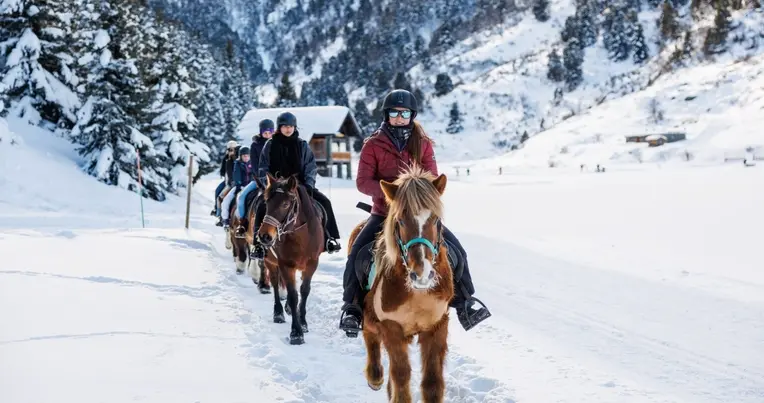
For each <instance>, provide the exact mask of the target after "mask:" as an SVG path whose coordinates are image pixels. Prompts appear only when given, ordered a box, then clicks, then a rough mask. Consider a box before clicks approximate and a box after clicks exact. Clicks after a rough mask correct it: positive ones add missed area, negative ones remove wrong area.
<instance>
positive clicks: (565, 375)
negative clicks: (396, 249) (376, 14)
mask: <svg viewBox="0 0 764 403" xmlns="http://www.w3.org/2000/svg"><path fill="white" fill-rule="evenodd" d="M10 126H11V130H13V131H14V132H16V133H17V134H18V135H19V137H20V138H21V140H22V142H20V143H19V144H17V145H15V146H12V147H4V146H2V145H0V318H1V319H0V320H2V325H1V326H0V401H2V402H3V403H22V402H23V403H27V402H48V401H53V400H56V401H75V400H76V401H78V402H83V403H86V402H97V401H98V402H100V401H109V402H123V401H125V402H128V401H130V402H131V401H145V402H161V403H169V402H194V401H198V402H252V401H258V402H277V401H280V402H332V403H334V402H383V401H386V397H385V393H384V392H383V391H380V392H373V391H371V390H370V389H369V388H368V387H367V386H366V381H365V379H364V377H363V366H364V360H365V352H364V348H363V341H362V339H347V338H346V337H345V336H344V334H342V333H341V332H340V331H339V330H338V329H337V321H338V316H339V315H338V313H339V308H340V306H341V302H340V300H341V296H340V295H341V276H342V270H343V267H344V258H343V256H344V252H346V251H344V250H343V253H341V254H340V256H337V255H324V256H322V262H321V266H320V268H319V271H318V272H317V274H316V276H315V277H314V285H313V290H312V293H311V296H310V298H309V300H308V321H309V322H310V323H311V325H312V327H311V332H310V333H308V334H306V344H305V345H302V346H290V345H289V344H288V342H287V340H286V337H287V336H288V333H289V332H288V325H277V324H273V323H272V321H271V313H272V303H273V301H272V296H270V295H265V296H264V295H260V294H259V293H257V292H256V290H255V288H254V285H253V284H252V282H251V280H250V279H249V278H248V277H246V276H237V275H236V274H235V272H234V264H233V260H232V258H231V257H230V252H229V251H228V250H226V249H225V248H224V242H223V234H222V231H221V230H220V228H218V227H214V226H213V219H212V218H211V217H210V216H209V215H208V213H209V210H210V206H211V201H210V199H211V196H212V192H213V189H214V187H215V186H216V184H217V179H216V178H214V177H209V178H204V179H203V180H202V181H201V182H200V183H199V184H198V185H197V186H196V187H195V188H194V193H193V203H192V215H191V227H192V229H191V230H189V231H186V230H185V229H183V219H184V217H183V212H184V199H183V198H182V197H181V198H175V197H173V198H170V199H169V200H168V201H167V202H166V203H156V202H151V201H145V202H144V209H145V213H146V226H147V228H146V229H142V228H141V222H140V216H139V211H140V204H139V199H138V198H137V196H136V195H135V194H131V193H129V192H126V191H124V190H122V189H118V188H115V187H107V186H105V185H102V184H99V183H98V182H96V181H95V180H94V179H93V178H92V177H89V176H87V175H85V174H84V173H82V172H81V171H79V169H78V168H77V167H76V166H75V162H76V161H77V156H76V155H75V154H74V153H73V152H72V151H71V148H70V146H69V145H68V144H66V142H65V141H63V140H60V141H59V140H57V139H54V138H52V137H51V135H49V134H47V133H44V132H41V131H37V130H33V129H29V128H25V127H21V126H20V125H14V123H13V122H11V125H10ZM447 173H448V174H452V172H450V171H448V172H447ZM450 179H451V180H450V181H449V184H448V186H447V190H446V195H445V202H446V213H447V217H446V224H447V225H448V226H449V227H450V228H451V229H452V230H453V231H454V232H455V233H456V234H457V235H458V236H459V238H460V240H461V241H462V243H463V244H464V246H465V248H466V249H467V250H468V251H469V255H470V262H471V263H470V266H471V271H472V273H473V277H474V279H475V283H476V288H477V289H478V293H477V296H478V297H479V298H481V299H482V300H483V301H484V302H485V303H486V304H487V305H488V306H489V308H490V309H491V310H492V313H493V317H491V318H490V319H488V320H487V321H486V322H484V323H483V324H481V325H480V326H479V327H477V328H475V329H473V330H472V331H470V332H464V331H463V330H462V329H461V328H460V327H459V325H458V323H456V321H452V323H451V329H450V330H451V333H450V337H449V341H450V352H449V356H448V360H447V363H446V365H447V369H446V370H447V379H446V384H447V388H448V390H447V399H446V401H448V402H503V403H508V402H534V403H537V402H540V403H543V402H576V403H578V402H584V401H586V402H602V403H605V402H607V403H610V402H619V403H620V402H681V403H712V402H713V403H717V402H719V403H721V402H739V403H749V402H750V403H760V402H762V401H764V338H763V337H762V335H764V272H762V270H761V268H762V267H764V254H763V253H762V252H761V248H760V243H761V242H760V240H761V237H762V231H764V212H763V211H762V207H761V206H764V187H762V186H761V184H762V183H764V164H759V165H758V166H754V167H749V168H745V167H743V166H742V164H735V165H729V166H713V167H693V166H689V165H687V166H673V167H664V168H663V169H657V168H654V167H653V168H652V169H648V168H642V169H639V170H628V171H627V170H623V171H619V170H609V171H608V172H607V173H604V174H597V173H589V172H585V173H579V172H578V171H577V169H565V170H563V169H559V170H549V169H544V170H522V171H521V170H513V171H511V172H505V174H504V175H502V176H498V175H495V173H493V172H490V173H489V172H488V171H482V172H481V171H475V172H473V173H472V175H470V176H469V177H467V176H465V173H464V172H462V173H461V174H460V176H458V177H457V176H455V175H451V176H450ZM319 188H320V189H322V190H323V191H324V192H325V193H326V194H327V195H329V196H330V197H331V199H332V201H333V204H334V208H335V210H336V212H337V216H338V220H339V224H340V228H341V230H342V232H343V234H348V233H349V231H350V230H351V228H352V227H353V226H354V225H355V224H356V223H357V222H358V221H359V220H360V219H362V218H363V216H364V213H363V212H362V211H360V210H358V209H356V208H355V207H354V206H355V203H356V202H357V201H359V200H363V201H368V198H367V197H365V196H361V195H360V194H359V193H358V192H357V191H356V190H355V188H354V186H353V183H352V182H348V181H338V180H336V179H335V180H332V181H329V180H326V179H324V178H322V179H321V180H320V181H319ZM343 238H344V239H346V238H347V236H344V237H343ZM412 356H413V357H414V359H413V360H412V365H413V366H414V376H413V380H412V383H413V384H415V385H416V384H417V383H418V381H419V379H420V377H419V374H418V371H419V359H418V349H417V348H416V347H415V348H413V351H412ZM417 389H418V388H417V387H415V388H414V390H417ZM416 393H417V394H418V392H416Z"/></svg>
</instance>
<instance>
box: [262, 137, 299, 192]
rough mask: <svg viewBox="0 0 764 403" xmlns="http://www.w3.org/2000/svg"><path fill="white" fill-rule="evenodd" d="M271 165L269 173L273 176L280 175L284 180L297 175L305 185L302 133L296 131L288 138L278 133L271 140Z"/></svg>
mask: <svg viewBox="0 0 764 403" xmlns="http://www.w3.org/2000/svg"><path fill="white" fill-rule="evenodd" d="M271 140H272V141H273V144H271V155H270V165H269V166H268V172H270V173H271V174H272V175H276V174H277V173H278V175H279V176H281V177H282V178H286V177H289V176H291V175H294V174H297V175H298V178H299V179H300V183H305V181H304V179H305V178H303V177H302V155H300V133H299V132H298V131H297V130H295V131H294V133H292V135H291V136H289V137H287V136H284V135H283V134H281V132H276V133H275V134H274V135H273V137H272V138H271Z"/></svg>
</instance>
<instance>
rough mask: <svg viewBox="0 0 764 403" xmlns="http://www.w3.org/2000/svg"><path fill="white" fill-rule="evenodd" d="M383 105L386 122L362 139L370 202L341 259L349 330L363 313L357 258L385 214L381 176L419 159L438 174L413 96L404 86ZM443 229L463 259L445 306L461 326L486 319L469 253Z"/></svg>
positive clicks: (389, 177)
mask: <svg viewBox="0 0 764 403" xmlns="http://www.w3.org/2000/svg"><path fill="white" fill-rule="evenodd" d="M382 109H383V113H384V119H385V121H384V122H383V123H382V125H381V126H380V127H379V129H377V131H375V132H374V133H373V134H372V135H371V136H370V137H369V138H367V139H366V140H365V141H364V145H363V148H362V149H361V156H360V159H359V163H358V174H357V175H356V186H357V188H358V190H359V191H360V192H361V193H364V194H366V195H369V196H371V197H372V201H373V203H374V206H373V208H372V210H371V216H370V217H369V219H368V221H367V222H366V225H365V226H364V228H363V230H361V232H360V233H359V234H358V236H357V237H356V239H355V242H354V243H353V246H352V247H351V249H350V255H349V256H348V259H347V262H346V263H345V274H344V281H343V283H344V284H343V286H344V289H345V291H344V295H343V300H344V302H345V303H344V305H343V306H342V312H343V314H344V318H343V319H342V323H341V324H340V328H341V329H343V330H350V331H351V332H352V331H355V332H357V331H360V326H361V321H362V317H363V310H362V308H361V305H362V304H363V298H364V296H365V290H364V289H363V288H362V287H361V283H360V281H359V279H358V276H357V274H356V270H355V261H356V257H357V256H358V253H359V252H360V251H361V249H362V248H363V247H364V246H366V245H367V244H368V243H369V242H372V241H374V238H375V236H376V234H377V233H378V232H380V231H382V226H383V223H384V220H385V216H386V215H387V205H386V202H385V198H384V194H383V193H382V188H381V186H380V184H379V181H380V180H381V179H383V180H385V181H389V182H392V181H394V180H395V179H396V178H397V176H398V173H399V172H398V171H399V168H400V167H401V166H404V165H409V164H412V163H413V162H417V163H419V164H420V165H421V166H422V168H424V169H425V170H428V171H430V172H431V173H433V174H434V175H438V166H437V164H436V162H435V154H434V151H433V147H432V140H431V139H430V138H429V137H428V136H427V135H426V134H425V132H424V129H423V128H422V126H421V124H419V122H415V121H414V117H416V115H417V109H418V108H417V100H416V98H415V97H414V95H413V94H411V93H410V92H409V91H406V90H401V89H397V90H394V91H392V92H390V93H389V94H387V96H386V97H385V99H384V101H383V104H382ZM442 228H443V236H444V238H445V239H446V241H448V242H449V243H451V244H453V245H454V246H455V247H457V248H458V249H459V252H461V255H462V256H463V258H464V260H465V262H464V271H463V274H462V277H461V279H460V281H459V282H457V283H456V284H454V298H453V299H452V300H451V302H450V304H449V305H450V306H451V307H453V308H456V313H457V317H458V319H459V323H461V325H462V327H464V329H465V330H470V329H471V328H472V327H473V326H475V325H476V324H478V323H480V322H482V321H483V320H485V319H486V318H488V317H489V316H490V313H489V312H488V310H487V309H486V308H485V307H480V308H478V309H474V308H473V306H474V304H475V302H476V300H475V298H473V297H472V294H474V292H475V288H474V286H473V284H472V278H471V276H470V272H469V267H468V265H467V262H466V259H467V253H466V252H465V251H464V248H462V246H461V244H460V243H459V241H458V240H457V239H456V237H455V236H454V234H453V233H452V232H451V231H450V230H449V229H448V228H446V226H445V225H444V226H443V227H442Z"/></svg>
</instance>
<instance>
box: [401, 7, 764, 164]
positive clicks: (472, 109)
mask: <svg viewBox="0 0 764 403" xmlns="http://www.w3.org/2000/svg"><path fill="white" fill-rule="evenodd" d="M551 9H552V10H553V12H552V13H551V18H550V20H548V21H546V22H543V23H542V22H539V21H537V20H535V19H534V18H533V15H532V14H531V13H530V12H526V13H525V14H523V15H522V17H523V18H522V19H518V21H517V22H516V24H512V23H510V24H509V25H508V28H507V29H505V30H503V31H498V32H496V33H494V34H492V35H489V34H485V35H483V36H478V37H477V38H473V39H471V40H468V41H464V42H462V43H461V44H460V45H457V46H455V47H454V49H453V51H452V52H450V53H449V54H448V55H447V56H445V57H444V58H443V59H439V60H438V61H437V64H438V65H439V66H441V69H442V71H444V72H448V74H449V75H451V78H452V80H453V81H454V82H455V83H461V85H457V86H456V87H455V88H454V90H453V91H452V92H451V93H449V94H447V95H444V96H442V97H432V98H430V99H429V107H428V110H427V112H426V113H425V114H423V115H422V117H421V120H422V121H423V123H424V124H425V127H426V128H427V129H428V132H429V134H431V135H432V136H433V137H434V138H435V140H436V141H437V142H438V148H437V151H438V152H439V153H440V155H441V160H443V161H462V164H461V165H465V164H466V163H468V161H470V160H477V159H482V158H486V157H491V156H494V155H496V154H497V153H498V154H507V157H506V158H508V159H512V160H518V161H519V160H525V159H526V157H525V154H523V153H520V152H509V149H510V147H511V146H512V145H513V144H517V141H518V140H519V139H520V138H521V137H522V135H523V133H525V132H527V134H528V136H529V137H530V138H534V137H535V136H536V135H538V137H539V138H538V141H537V142H535V143H536V144H541V143H543V144H547V143H552V144H553V145H554V147H558V146H559V148H562V147H564V146H566V145H569V144H570V145H572V144H575V143H577V142H582V141H585V140H583V139H582V138H584V137H587V136H588V137H592V138H593V137H594V136H595V135H596V134H599V133H602V134H603V135H605V136H607V134H608V133H610V132H612V133H614V134H618V135H619V136H621V138H622V137H623V135H625V134H651V133H653V132H654V131H655V130H664V129H666V128H670V129H671V130H672V131H675V130H677V129H678V130H680V131H686V132H687V136H688V138H696V137H703V136H704V135H703V133H701V132H700V131H699V130H702V129H703V128H704V126H703V125H702V124H695V123H694V122H693V119H697V120H698V122H702V121H704V120H709V119H715V117H717V116H722V115H723V112H722V110H724V109H726V108H725V106H726V105H729V106H730V107H737V108H743V109H744V108H745V107H744V106H743V105H745V104H749V103H751V109H750V110H746V111H745V112H743V109H740V110H739V112H741V113H752V114H753V115H756V114H761V113H762V112H760V111H759V112H758V113H757V112H756V110H757V109H756V106H755V105H753V103H754V102H755V100H756V97H755V96H754V95H751V94H749V93H748V92H749V91H741V92H738V93H735V92H733V91H734V90H739V89H741V88H750V90H753V91H758V90H759V87H760V85H759V86H756V85H750V84H749V83H751V84H752V83H755V82H756V80H760V79H761V78H760V76H759V75H760V71H761V70H760V68H759V67H757V66H756V62H757V61H760V60H762V59H761V54H762V52H764V48H762V47H760V46H758V45H757V43H758V42H759V41H761V37H762V35H764V28H763V27H764V14H763V13H762V12H761V11H760V10H747V11H739V12H734V13H733V15H732V16H733V21H734V24H735V26H736V28H735V30H734V31H733V32H732V33H730V38H729V39H728V42H730V44H729V48H728V50H727V51H726V53H723V54H720V55H716V56H714V57H713V59H710V60H709V59H704V58H701V57H693V58H691V61H689V62H688V63H687V64H689V66H688V67H678V66H675V67H674V68H668V66H670V65H671V62H670V60H671V57H672V53H673V51H674V49H675V46H681V45H682V44H681V43H673V42H672V43H671V44H670V45H669V46H667V47H666V48H664V49H662V50H661V49H660V48H659V47H658V46H657V45H656V41H658V36H659V35H660V32H659V31H658V27H657V26H656V19H657V18H658V17H660V15H661V13H660V9H657V10H649V9H646V10H645V11H642V12H640V13H639V21H640V22H641V24H642V26H643V27H644V34H645V37H646V38H647V40H646V44H647V46H648V51H649V55H650V56H651V59H649V60H648V61H647V62H646V63H645V64H644V65H640V64H635V63H634V62H632V60H631V59H628V60H625V61H622V62H614V61H612V60H610V58H609V55H608V52H607V51H606V50H605V48H604V46H603V43H602V41H603V39H602V36H600V37H599V39H598V42H597V43H596V44H595V45H593V46H592V47H587V48H585V49H584V62H583V65H582V70H583V74H584V77H583V82H582V83H581V85H580V86H579V87H578V88H577V89H575V90H574V91H570V92H568V91H564V92H561V95H562V98H561V99H559V100H555V90H556V88H558V87H560V86H561V83H555V82H553V81H551V80H550V79H549V78H547V72H548V55H549V53H550V52H551V51H552V50H554V49H558V50H561V49H562V47H563V45H564V44H563V43H562V42H561V41H560V30H561V27H562V26H563V25H564V22H565V20H566V18H567V17H568V16H569V15H571V14H573V12H574V11H575V6H574V5H573V2H570V1H568V0H558V1H556V2H552V5H551ZM686 10H687V11H686V12H689V11H688V10H689V8H686ZM709 19H711V20H712V19H713V14H711V15H707V16H706V17H705V19H704V20H701V21H698V22H690V23H691V24H694V25H691V27H692V29H691V30H690V32H691V33H692V38H693V42H694V43H693V46H694V49H700V48H702V46H703V38H704V37H705V32H706V31H707V29H708V25H709V22H712V21H709ZM733 38H735V39H733ZM678 42H681V41H678ZM559 53H560V54H561V53H562V52H561V51H560V52H559ZM698 59H701V60H698ZM714 74H717V75H719V76H718V77H714ZM411 75H412V77H413V79H412V83H414V84H415V85H418V86H420V87H421V88H423V90H424V91H425V92H426V93H430V92H431V91H432V90H433V88H432V85H433V84H434V79H432V78H431V77H430V74H428V73H427V72H426V71H422V69H421V66H417V67H415V68H414V69H412V71H411ZM722 75H723V76H722ZM751 80H753V82H752V81H751ZM428 84H429V86H428ZM668 88H671V90H670V92H668V93H667V92H666V90H667V89H668ZM699 91H703V92H704V93H705V95H704V96H703V97H699V99H695V100H693V101H687V102H685V101H684V99H685V98H692V97H694V96H698V95H699ZM631 94H635V95H634V96H629V95H631ZM621 97H625V98H621ZM652 98H655V99H656V100H657V101H658V103H659V104H661V105H664V107H665V108H668V109H671V108H672V106H671V105H676V106H675V108H679V109H680V110H678V111H676V112H674V113H671V111H669V110H667V111H666V112H665V113H664V116H665V118H666V120H665V121H664V122H661V124H660V125H656V124H649V123H647V122H645V120H644V117H645V111H646V109H647V107H646V105H645V102H647V101H648V100H649V99H652ZM701 98H702V99H701ZM718 98H723V101H721V102H720V100H718ZM454 103H456V104H457V105H458V108H459V111H460V112H461V113H462V114H463V116H462V120H463V121H462V122H461V125H462V126H463V128H464V129H463V131H462V132H460V133H456V134H450V133H448V132H447V128H448V126H449V123H450V120H451V119H450V111H451V108H452V105H453V104H454ZM714 104H716V105H714ZM712 105H714V106H713V108H711V109H710V110H709V107H711V106H712ZM730 111H731V112H733V113H737V112H734V109H731V110H730ZM691 115H694V116H691ZM595 116H596V117H595ZM600 116H606V119H604V120H603V119H602V118H600ZM751 118H753V117H751ZM588 119H596V121H594V120H588ZM563 122H564V123H563ZM574 122H577V123H574ZM629 122H633V123H629ZM729 123H730V124H733V125H734V124H737V122H732V121H731V122H729ZM570 125H576V126H577V127H578V128H577V129H576V130H575V131H574V130H573V127H572V126H570ZM741 127H743V126H742V125H741ZM604 128H606V129H607V133H605V132H604V131H605V130H603V129H604ZM568 135H569V137H568ZM729 136H735V137H737V136H738V134H729V135H728V136H725V137H729ZM550 138H553V139H550ZM732 141H737V140H730V142H732ZM740 142H741V143H745V142H747V140H743V139H741V141H740ZM531 143H534V142H533V141H532V142H529V143H526V146H528V147H529V150H528V152H529V153H530V152H532V151H531V148H532V146H531ZM719 145H721V144H719ZM709 146H710V145H709ZM497 147H498V149H497ZM703 147H704V146H700V148H703ZM714 147H716V146H714ZM501 148H504V151H501V150H500V149H501ZM569 148H570V147H569ZM662 150H665V148H664V149H662ZM571 151H572V150H571ZM617 151H619V150H608V151H606V152H605V153H606V154H608V153H609V154H612V153H614V152H617ZM697 151H698V152H700V153H703V151H701V150H697ZM545 152H546V151H545ZM557 152H559V149H558V150H555V153H557ZM709 152H712V151H709ZM515 154H517V156H515ZM571 155H574V153H571ZM533 158H537V159H541V160H543V163H544V164H546V162H547V161H546V160H547V159H548V158H549V155H543V156H537V157H533ZM560 158H562V159H564V156H563V157H560Z"/></svg>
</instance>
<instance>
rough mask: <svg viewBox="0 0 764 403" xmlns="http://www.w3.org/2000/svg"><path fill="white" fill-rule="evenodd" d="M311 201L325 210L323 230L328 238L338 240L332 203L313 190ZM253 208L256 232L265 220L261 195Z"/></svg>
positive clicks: (263, 202) (338, 231)
mask: <svg viewBox="0 0 764 403" xmlns="http://www.w3.org/2000/svg"><path fill="white" fill-rule="evenodd" d="M313 199H315V200H316V201H317V202H318V203H319V204H321V206H322V207H323V208H324V209H325V210H326V216H327V217H326V221H327V222H326V226H325V228H326V229H327V230H328V232H329V236H331V237H332V238H334V239H340V230H339V228H337V219H336V218H334V209H332V203H331V202H330V201H329V199H328V198H327V197H326V196H324V194H323V193H321V192H319V191H318V190H316V189H313ZM255 206H256V208H257V210H256V211H257V213H256V214H255V229H256V230H257V229H259V228H260V224H262V223H263V219H264V218H265V200H264V199H263V195H262V193H261V194H259V195H257V200H256V201H255Z"/></svg>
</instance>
